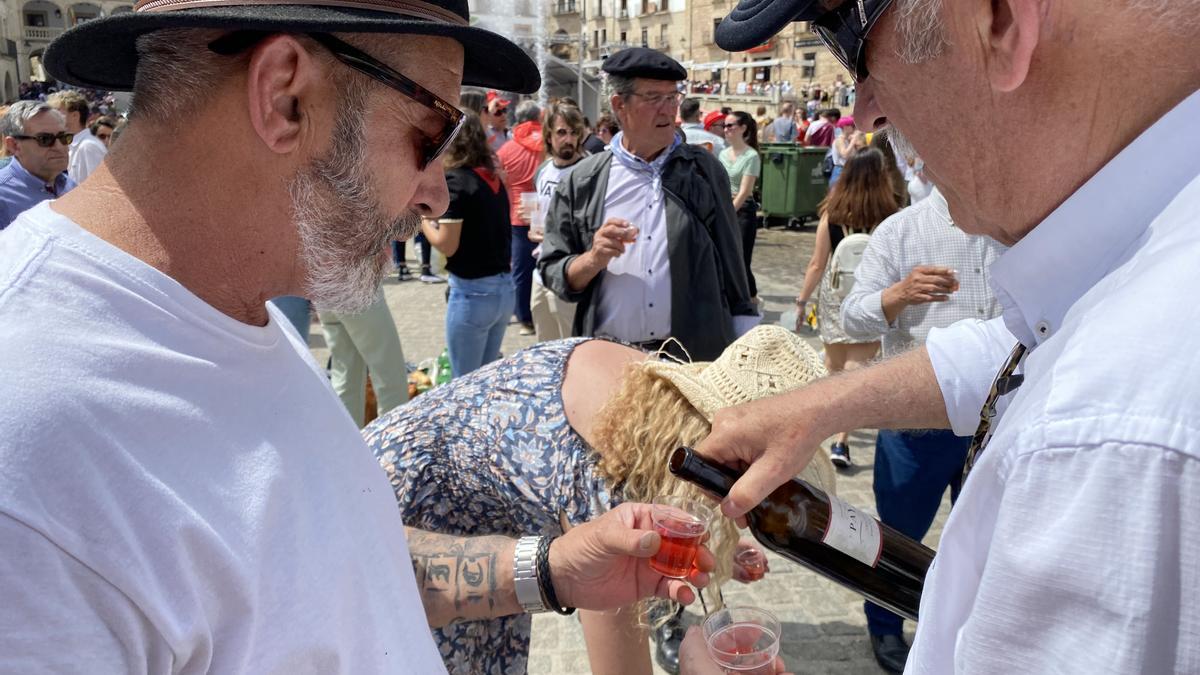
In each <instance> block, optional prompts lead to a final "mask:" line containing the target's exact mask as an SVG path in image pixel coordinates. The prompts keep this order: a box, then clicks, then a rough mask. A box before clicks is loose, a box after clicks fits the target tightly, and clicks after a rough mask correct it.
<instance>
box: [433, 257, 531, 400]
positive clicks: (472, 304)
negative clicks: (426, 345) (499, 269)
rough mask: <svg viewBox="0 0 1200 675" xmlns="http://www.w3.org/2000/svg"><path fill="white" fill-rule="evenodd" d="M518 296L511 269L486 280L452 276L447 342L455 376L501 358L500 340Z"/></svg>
mask: <svg viewBox="0 0 1200 675" xmlns="http://www.w3.org/2000/svg"><path fill="white" fill-rule="evenodd" d="M515 298H516V292H515V291H514V290H513V279H512V275H511V274H509V273H507V272H505V273H504V274H496V275H494V276H490V277H483V278H482V279H463V278H462V277H460V276H457V275H454V274H451V275H450V304H449V305H447V307H446V345H447V347H449V349H450V370H451V372H452V373H453V375H454V377H458V376H460V375H466V374H467V373H469V372H471V371H472V370H475V369H477V368H479V367H480V366H482V365H484V364H487V363H491V362H492V361H495V360H496V359H499V358H500V342H501V341H502V340H503V339H504V329H505V328H507V327H508V318H509V317H510V316H512V311H513V303H514V302H515Z"/></svg>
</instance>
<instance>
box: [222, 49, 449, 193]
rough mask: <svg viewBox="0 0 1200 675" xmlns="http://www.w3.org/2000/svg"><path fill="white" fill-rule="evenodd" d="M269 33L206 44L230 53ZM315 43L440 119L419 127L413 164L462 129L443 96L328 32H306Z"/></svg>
mask: <svg viewBox="0 0 1200 675" xmlns="http://www.w3.org/2000/svg"><path fill="white" fill-rule="evenodd" d="M268 35H270V33H267V32H260V31H238V32H234V33H230V34H228V35H224V36H222V37H219V38H217V39H216V40H213V41H212V42H210V43H209V45H208V48H209V49H210V50H212V51H213V52H216V53H217V54H222V55H225V56H232V55H234V54H237V53H239V52H241V51H243V50H245V49H248V48H249V47H251V46H253V45H254V44H255V43H257V42H259V41H261V40H262V39H264V38H266V37H267V36H268ZM307 35H308V36H309V37H310V38H312V39H313V40H315V41H316V42H317V44H319V45H321V46H322V47H324V48H325V49H328V50H329V52H330V53H331V54H333V56H334V58H336V59H337V60H338V61H341V62H342V64H343V65H345V66H347V67H349V68H353V69H354V70H357V71H358V72H360V73H362V74H363V75H366V76H367V77H369V78H371V79H373V80H375V81H377V82H379V83H381V84H383V85H385V86H387V87H390V88H392V89H395V90H396V91H398V92H400V93H401V94H404V95H405V96H407V97H408V98H410V99H412V100H414V101H416V102H417V103H420V104H421V105H423V106H425V108H427V109H429V110H430V111H432V112H433V113H435V114H436V115H437V116H438V117H440V118H441V119H442V128H441V129H440V130H438V132H437V133H435V134H433V135H430V134H426V133H424V132H422V131H420V130H418V133H420V134H421V137H422V143H421V158H420V160H419V161H418V166H417V168H418V169H419V170H421V171H424V170H425V168H426V167H427V166H429V165H430V164H431V163H432V162H433V161H434V160H436V159H437V158H438V157H440V156H441V155H442V153H443V152H445V151H446V148H447V147H449V146H450V143H451V141H453V140H454V137H455V136H457V135H458V132H459V131H460V130H462V125H463V120H464V119H465V115H463V112H462V111H461V110H459V109H458V108H455V107H454V106H453V105H451V104H450V103H449V102H447V101H446V100H445V99H442V98H441V97H439V96H438V95H437V94H434V93H433V92H431V91H429V90H428V89H426V88H424V87H422V86H421V85H419V84H417V83H416V82H413V81H412V80H410V79H408V78H407V77H405V76H404V75H402V74H400V73H399V72H398V71H396V70H394V69H392V68H391V67H389V66H388V65H387V64H385V63H383V62H382V61H379V60H378V59H376V58H374V57H372V56H370V55H369V54H367V53H366V52H363V51H362V50H360V49H358V48H356V47H354V46H352V45H350V44H347V43H346V42H343V41H342V40H339V39H338V38H336V37H334V36H332V35H330V34H328V33H308V34H307Z"/></svg>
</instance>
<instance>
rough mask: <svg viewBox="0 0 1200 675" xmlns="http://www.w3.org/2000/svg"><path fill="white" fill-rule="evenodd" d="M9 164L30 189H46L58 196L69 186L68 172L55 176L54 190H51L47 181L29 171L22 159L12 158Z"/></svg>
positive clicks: (48, 192) (47, 192)
mask: <svg viewBox="0 0 1200 675" xmlns="http://www.w3.org/2000/svg"><path fill="white" fill-rule="evenodd" d="M9 166H10V167H12V172H13V173H14V174H15V175H16V176H17V178H18V179H19V180H20V181H21V182H22V183H24V184H25V185H26V186H28V188H29V189H30V190H39V189H40V190H44V191H45V192H46V194H50V195H54V196H56V197H57V196H59V195H61V194H62V193H63V190H64V189H65V188H66V187H67V174H66V172H63V173H60V174H58V175H57V176H55V177H54V191H53V192H51V191H50V186H49V185H47V184H46V181H44V180H42V179H41V178H38V177H37V176H35V175H33V174H31V173H29V169H26V168H25V167H24V166H22V165H21V161H20V160H18V159H17V158H16V157H13V158H12V161H11V162H9Z"/></svg>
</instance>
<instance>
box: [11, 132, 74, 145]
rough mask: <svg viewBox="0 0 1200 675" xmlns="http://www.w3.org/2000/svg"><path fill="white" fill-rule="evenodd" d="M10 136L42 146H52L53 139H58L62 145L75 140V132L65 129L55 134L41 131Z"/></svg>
mask: <svg viewBox="0 0 1200 675" xmlns="http://www.w3.org/2000/svg"><path fill="white" fill-rule="evenodd" d="M12 137H13V138H15V139H17V140H18V141H33V142H35V143H37V144H38V145H40V146H41V147H43V148H50V147H53V146H54V141H58V142H59V143H62V144H63V145H70V144H71V141H73V140H75V134H72V133H68V132H66V131H60V132H58V133H57V134H52V133H50V132H48V131H43V132H42V133H40V134H32V135H29V136H26V135H25V134H20V135H18V134H13V136H12Z"/></svg>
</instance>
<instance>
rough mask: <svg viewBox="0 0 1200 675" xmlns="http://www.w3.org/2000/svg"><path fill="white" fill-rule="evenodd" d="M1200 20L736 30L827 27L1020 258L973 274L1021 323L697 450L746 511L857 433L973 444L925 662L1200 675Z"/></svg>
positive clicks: (976, 228) (789, 4)
mask: <svg viewBox="0 0 1200 675" xmlns="http://www.w3.org/2000/svg"><path fill="white" fill-rule="evenodd" d="M1197 10H1200V3H1198V2H1196V1H1195V0H1175V1H1172V2H1162V1H1158V0H1147V1H1142V0H1088V1H1087V2H1066V1H1061V0H990V1H989V2H958V1H947V0H742V1H741V2H740V3H739V4H738V6H737V8H736V9H735V10H734V11H732V12H731V13H730V14H729V15H728V17H727V18H726V19H725V20H723V21H722V23H721V25H720V27H719V28H718V29H717V31H716V36H715V37H716V40H717V43H718V44H719V45H720V46H721V47H723V48H725V49H739V50H740V49H749V48H752V47H754V46H756V45H759V44H761V43H762V42H764V41H765V40H767V39H769V38H770V37H771V36H772V35H774V34H775V33H776V32H777V31H779V30H781V29H783V28H784V27H785V26H787V25H788V24H789V23H791V22H792V21H806V22H810V24H809V25H810V26H811V28H812V30H813V31H814V32H815V33H816V34H817V36H818V37H820V38H821V40H822V41H824V43H825V44H826V46H827V47H828V48H829V49H830V51H831V52H832V53H833V55H834V56H835V57H836V58H837V59H838V60H839V61H840V62H841V63H842V65H844V66H845V67H846V69H847V70H848V71H849V72H850V73H851V75H852V76H853V77H854V79H855V81H856V86H855V92H856V94H855V95H856V99H855V109H854V119H855V122H856V124H857V126H858V127H859V128H860V129H866V130H868V131H871V130H874V131H880V130H883V129H891V131H890V132H889V133H890V134H892V135H893V143H895V142H896V139H897V138H900V139H901V141H900V142H899V143H898V146H900V148H902V151H901V152H900V153H898V154H902V155H909V156H911V155H914V154H919V155H920V156H921V158H922V159H923V161H924V162H925V172H926V173H927V174H929V176H930V177H931V179H932V180H933V182H934V183H935V184H937V186H938V190H939V191H940V192H941V193H942V195H943V196H944V197H945V200H946V204H947V206H948V208H949V211H950V215H951V216H952V218H953V221H954V223H955V225H956V226H957V227H958V228H960V229H961V230H962V231H963V232H966V233H967V234H982V235H987V236H989V237H991V238H993V239H995V240H997V241H999V242H1000V243H1002V244H1005V245H1007V246H1009V247H1010V248H1009V249H1008V250H1007V252H1005V253H1004V254H1003V255H1001V256H1000V257H999V258H998V259H997V260H996V261H995V262H993V263H991V264H990V265H989V266H986V267H984V266H979V267H971V268H967V269H961V268H960V269H959V270H958V271H957V273H958V274H959V275H974V277H975V278H976V279H980V278H986V280H987V283H988V285H989V286H990V287H991V288H992V290H993V291H994V292H995V296H996V298H997V299H998V300H999V303H1000V306H1001V316H999V317H996V318H994V319H991V320H989V321H983V320H978V319H967V320H964V321H960V322H958V323H955V324H953V325H951V326H949V327H946V328H944V329H940V330H935V331H933V332H931V333H930V334H929V337H928V339H927V341H926V343H925V346H924V347H922V348H917V349H913V350H911V351H909V352H906V353H904V354H901V355H898V356H896V357H894V358H891V359H887V360H885V361H883V362H881V363H879V364H877V365H874V366H872V367H870V368H865V369H862V370H859V371H856V372H854V373H848V374H846V375H845V376H844V377H839V378H831V379H829V380H827V381H824V382H821V383H818V384H816V385H814V386H811V387H808V388H806V389H804V390H803V391H801V392H798V393H796V394H785V395H783V396H779V397H776V398H775V399H766V400H764V401H761V402H757V403H754V404H751V405H748V406H743V407H741V408H734V409H729V410H726V411H722V413H718V414H717V416H716V419H715V420H714V423H713V433H712V435H710V436H709V437H708V439H706V440H705V441H704V442H703V443H702V444H700V446H699V447H698V448H697V451H698V452H700V453H701V454H705V455H708V456H709V457H715V458H718V459H719V460H722V461H725V462H728V463H731V464H736V465H738V466H739V467H745V466H747V465H749V468H748V470H747V472H746V474H745V475H744V476H743V477H742V479H741V480H739V481H738V483H737V485H735V486H734V488H733V490H732V491H731V492H730V494H729V498H728V499H727V500H726V501H725V504H724V505H723V506H724V512H725V514H726V515H728V516H730V517H738V516H741V515H743V514H744V513H746V511H748V510H749V509H750V508H751V507H753V506H754V505H755V504H758V502H759V500H760V499H762V498H763V497H764V496H766V495H767V494H768V493H770V492H771V491H772V489H774V488H775V487H776V486H778V485H779V484H780V483H781V482H782V481H784V480H787V478H788V477H789V476H792V475H794V474H795V472H796V471H797V470H799V469H800V468H802V467H803V466H804V465H805V464H806V463H807V461H808V460H809V458H810V457H811V456H812V454H813V451H814V450H815V449H816V448H817V447H818V446H819V445H820V441H821V440H822V439H824V438H826V437H827V436H828V435H829V432H833V431H836V430H837V429H841V428H864V427H875V428H885V429H916V428H942V429H945V428H950V429H953V431H954V432H955V434H956V435H958V436H968V437H971V439H972V440H971V443H970V446H969V448H968V450H967V453H966V458H967V459H966V471H965V472H964V476H963V481H962V491H961V493H960V495H959V498H958V500H957V501H956V502H955V505H954V508H953V510H952V511H951V512H950V517H949V519H948V520H947V522H946V525H945V529H944V531H943V532H942V535H941V538H940V541H939V542H938V544H937V549H938V553H937V557H936V558H935V559H934V563H933V566H932V567H930V569H929V573H928V576H927V577H926V579H925V585H924V590H923V592H922V595H921V606H920V621H919V623H918V624H917V630H916V637H915V640H914V642H913V644H912V647H911V651H910V652H909V654H908V657H907V661H906V665H905V667H904V668H905V671H906V672H910V673H949V672H955V673H973V674H974V673H985V674H987V673H1018V672H1038V673H1099V672H1105V673H1171V672H1181V673H1182V672H1198V671H1200V639H1198V638H1197V636H1198V635H1200V603H1197V602H1196V599H1197V598H1200V572H1198V571H1200V527H1197V526H1196V514H1197V513H1200V426H1198V425H1197V422H1196V420H1197V418H1198V411H1200V389H1197V387H1196V382H1197V379H1200V361H1198V360H1197V359H1196V358H1194V357H1192V356H1191V355H1192V354H1194V353H1195V352H1196V351H1197V349H1198V348H1200V342H1198V337H1197V336H1200V312H1197V310H1196V302H1195V299H1194V298H1193V297H1192V294H1191V293H1190V289H1192V288H1195V287H1197V286H1200V267H1198V266H1197V265H1196V261H1197V260H1198V259H1200V237H1198V236H1197V232H1200V133H1197V130H1196V120H1197V119H1198V118H1200V68H1197V67H1196V64H1198V63H1200V12H1198V11H1197ZM1130 101H1137V105H1136V106H1134V105H1130V104H1129V102H1130ZM1047 111H1050V113H1051V114H1047ZM1055 113H1061V114H1055ZM1035 117H1036V118H1037V119H1038V120H1039V121H1038V124H1036V125H1030V124H1029V120H1030V119H1033V118H1035ZM900 132H903V134H904V136H902V137H901V136H897V135H896V134H899V133H900ZM904 138H907V139H911V142H909V141H908V140H903V139H904ZM1013 138H1020V139H1021V140H1020V142H1019V143H1014V142H1013V141H1012V139H1013ZM913 149H915V151H916V152H915V153H913V152H911V150H913ZM1184 289H1189V290H1184ZM978 313H979V314H984V313H985V310H984V309H982V308H981V309H979V310H978ZM1114 317H1120V320H1119V321H1114ZM694 640H695V638H693V643H690V644H694ZM897 644H898V645H902V644H903V643H900V642H899V641H897ZM877 653H878V652H877ZM882 661H883V660H882V659H881V662H882ZM886 665H887V664H886V663H885V666H886ZM896 665H897V664H894V663H893V664H891V665H890V667H891V668H893V669H898V668H896Z"/></svg>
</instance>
